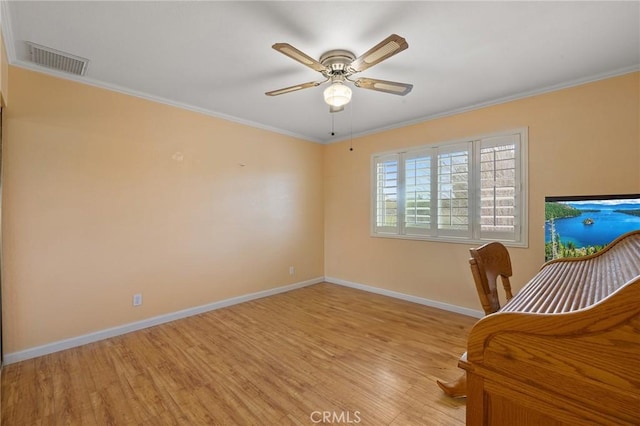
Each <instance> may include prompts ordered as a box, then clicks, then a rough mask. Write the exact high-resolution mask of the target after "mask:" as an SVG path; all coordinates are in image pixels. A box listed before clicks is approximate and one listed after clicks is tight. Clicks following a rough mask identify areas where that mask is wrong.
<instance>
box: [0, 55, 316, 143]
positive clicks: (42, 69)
mask: <svg viewBox="0 0 640 426" xmlns="http://www.w3.org/2000/svg"><path fill="white" fill-rule="evenodd" d="M11 65H12V66H15V67H19V68H25V69H28V70H31V71H36V72H39V73H42V74H48V75H52V76H54V77H58V78H62V79H65V80H71V81H75V82H77V83H81V84H86V85H88V86H93V87H97V88H100V89H106V90H111V91H113V92H118V93H122V94H124V95H129V96H134V97H136V98H141V99H146V100H148V101H152V102H157V103H159V104H164V105H169V106H172V107H176V108H180V109H184V110H187V111H192V112H197V113H199V114H203V115H207V116H209V117H215V118H220V119H222V120H226V121H231V122H234V123H239V124H242V125H245V126H249V127H254V128H257V129H262V130H267V131H270V132H274V133H279V134H281V135H285V136H291V137H294V138H297V139H302V140H305V141H308V142H314V143H323V142H322V141H321V140H319V139H315V138H311V137H309V136H306V135H302V134H298V133H294V132H290V131H288V130H284V129H279V128H277V127H271V126H267V125H266V124H262V123H257V122H255V121H250V120H245V119H243V118H240V117H236V116H233V115H228V114H223V113H221V112H217V111H213V110H210V109H206V108H201V107H197V106H193V105H189V104H185V103H182V102H176V101H172V100H171V99H166V98H162V97H160V96H154V95H150V94H148V93H144V92H139V91H137V90H132V89H128V88H126V87H122V86H118V85H116V84H110V83H105V82H102V81H98V80H93V79H92V78H89V77H81V76H75V75H73V74H69V73H65V72H60V71H56V70H51V69H49V68H45V67H41V66H38V65H36V64H32V63H30V62H25V61H22V60H15V61H14V62H13V63H11Z"/></svg>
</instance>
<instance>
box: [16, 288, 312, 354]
mask: <svg viewBox="0 0 640 426" xmlns="http://www.w3.org/2000/svg"><path fill="white" fill-rule="evenodd" d="M323 281H324V277H319V278H314V279H311V280H307V281H302V282H299V283H295V284H289V285H285V286H282V287H276V288H272V289H269V290H264V291H258V292H256V293H250V294H245V295H243V296H237V297H232V298H230V299H225V300H220V301H218V302H213V303H209V304H206V305H202V306H196V307H193V308H188V309H183V310H181V311H176V312H171V313H168V314H164V315H159V316H156V317H152V318H147V319H144V320H141V321H136V322H132V323H129V324H124V325H121V326H117V327H113V328H107V329H105V330H100V331H96V332H94V333H89V334H84V335H82V336H77V337H72V338H70V339H64V340H59V341H57V342H53V343H47V344H46V345H42V346H36V347H33V348H29V349H25V350H22V351H18V352H11V353H7V354H4V364H5V365H7V364H13V363H16V362H19V361H24V360H27V359H31V358H36V357H39V356H43V355H47V354H50V353H54V352H58V351H62V350H65V349H70V348H75V347H77V346H82V345H86V344H88V343H93V342H97V341H99V340H104V339H108V338H110V337H115V336H120V335H122V334H126V333H131V332H132V331H137V330H142V329H144V328H149V327H153V326H155V325H159V324H164V323H166V322H171V321H175V320H178V319H182V318H186V317H190V316H193V315H198V314H202V313H204V312H209V311H213V310H216V309H220V308H226V307H228V306H232V305H237V304H239V303H244V302H249V301H251V300H255V299H261V298H263V297H267V296H273V295H276V294H279V293H285V292H287V291H291V290H296V289H298V288H302V287H307V286H309V285H312V284H318V283H321V282H323Z"/></svg>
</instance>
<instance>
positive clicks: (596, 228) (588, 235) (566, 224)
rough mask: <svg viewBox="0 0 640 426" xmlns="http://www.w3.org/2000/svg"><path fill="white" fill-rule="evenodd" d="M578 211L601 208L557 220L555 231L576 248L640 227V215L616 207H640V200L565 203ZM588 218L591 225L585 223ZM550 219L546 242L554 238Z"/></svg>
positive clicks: (591, 244)
mask: <svg viewBox="0 0 640 426" xmlns="http://www.w3.org/2000/svg"><path fill="white" fill-rule="evenodd" d="M563 204H567V205H570V206H572V207H575V208H577V209H579V210H586V209H589V210H599V211H597V212H583V213H582V214H581V215H580V216H576V217H570V218H564V219H556V220H555V227H556V233H557V234H558V235H559V236H560V240H561V241H562V242H563V243H565V244H566V243H568V242H573V243H574V244H575V245H576V247H585V246H594V245H604V244H609V243H610V242H611V241H613V240H614V239H616V238H617V237H619V236H620V235H622V234H624V233H626V232H629V231H634V230H636V229H640V217H639V216H632V215H628V214H624V213H618V212H615V211H614V210H635V209H640V200H620V203H619V204H612V202H611V201H603V202H601V203H598V202H594V201H590V202H588V203H587V202H564V203H563ZM586 218H591V219H593V224H592V225H585V224H584V223H583V221H584V220H585V219H586ZM550 229H551V227H550V224H549V222H546V223H545V238H544V240H545V243H548V242H550V241H551V232H550Z"/></svg>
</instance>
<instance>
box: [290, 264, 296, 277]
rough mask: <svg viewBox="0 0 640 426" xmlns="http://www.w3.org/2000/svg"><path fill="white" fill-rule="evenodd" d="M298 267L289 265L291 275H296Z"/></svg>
mask: <svg viewBox="0 0 640 426" xmlns="http://www.w3.org/2000/svg"><path fill="white" fill-rule="evenodd" d="M295 273H296V268H295V266H289V275H295Z"/></svg>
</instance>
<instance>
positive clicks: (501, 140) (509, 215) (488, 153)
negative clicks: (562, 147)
mask: <svg viewBox="0 0 640 426" xmlns="http://www.w3.org/2000/svg"><path fill="white" fill-rule="evenodd" d="M479 145H480V149H479V153H477V155H479V164H480V167H479V171H478V174H479V176H478V179H477V181H479V186H480V188H479V191H477V196H478V200H477V202H478V204H479V206H480V208H479V209H478V214H479V217H478V222H479V228H480V229H479V230H480V235H479V237H480V238H482V239H497V240H509V241H513V240H517V236H519V234H520V226H521V224H520V222H519V221H518V217H519V216H520V215H521V214H522V207H521V200H520V198H521V195H520V176H519V174H518V171H519V170H520V168H519V167H518V166H519V164H520V158H519V156H520V134H513V135H507V136H498V137H491V138H486V139H481V140H480V141H479Z"/></svg>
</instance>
